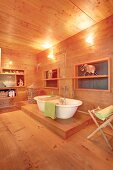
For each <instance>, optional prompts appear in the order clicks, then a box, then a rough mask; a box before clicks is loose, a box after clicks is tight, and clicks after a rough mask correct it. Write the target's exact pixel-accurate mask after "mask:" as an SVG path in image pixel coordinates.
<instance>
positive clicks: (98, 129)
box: [87, 127, 113, 150]
mask: <svg viewBox="0 0 113 170" xmlns="http://www.w3.org/2000/svg"><path fill="white" fill-rule="evenodd" d="M98 131H100V132H101V134H102V136H103V138H104V140H105V142H106V144H107V145H108V147H109V148H110V149H111V150H113V148H112V146H111V145H110V143H109V141H108V139H107V137H106V135H105V134H104V132H103V130H102V129H101V128H100V127H99V128H97V129H96V130H95V131H94V132H92V133H91V134H90V135H89V136H88V137H87V139H90V138H91V137H92V136H93V135H94V134H96V133H97V132H98Z"/></svg>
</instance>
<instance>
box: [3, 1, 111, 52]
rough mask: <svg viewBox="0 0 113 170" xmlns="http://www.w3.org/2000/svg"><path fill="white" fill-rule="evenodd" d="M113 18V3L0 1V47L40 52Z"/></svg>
mask: <svg viewBox="0 0 113 170" xmlns="http://www.w3.org/2000/svg"><path fill="white" fill-rule="evenodd" d="M111 15H113V0H0V47H4V48H9V49H16V50H21V51H23V50H24V51H25V50H30V49H31V50H33V51H34V50H35V52H37V53H38V52H40V51H41V50H44V49H45V48H46V47H47V46H49V45H53V44H56V43H58V42H60V41H63V40H64V39H66V38H68V37H70V36H72V35H74V34H77V33H78V32H80V31H81V30H84V29H86V28H88V27H90V26H92V25H94V24H96V23H97V22H99V21H101V20H103V19H105V18H107V17H108V16H111Z"/></svg>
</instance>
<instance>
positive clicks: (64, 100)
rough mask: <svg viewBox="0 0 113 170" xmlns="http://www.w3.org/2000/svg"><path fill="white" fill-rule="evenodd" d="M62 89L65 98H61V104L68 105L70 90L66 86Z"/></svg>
mask: <svg viewBox="0 0 113 170" xmlns="http://www.w3.org/2000/svg"><path fill="white" fill-rule="evenodd" d="M61 89H62V90H63V98H61V104H66V96H67V92H68V90H69V89H68V87H67V86H66V85H65V86H64V87H62V88H61Z"/></svg>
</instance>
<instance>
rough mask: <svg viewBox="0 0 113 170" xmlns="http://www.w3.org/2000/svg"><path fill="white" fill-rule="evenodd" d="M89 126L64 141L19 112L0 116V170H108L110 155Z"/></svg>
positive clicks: (112, 163)
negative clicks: (88, 137)
mask: <svg viewBox="0 0 113 170" xmlns="http://www.w3.org/2000/svg"><path fill="white" fill-rule="evenodd" d="M94 129H95V126H94V125H89V126H88V127H86V128H85V129H83V130H81V131H80V132H78V133H76V134H74V135H73V136H71V137H70V138H68V139H67V140H64V139H62V138H60V137H59V136H57V135H56V134H54V133H53V132H51V131H50V130H49V129H47V128H46V127H45V126H43V125H42V124H40V123H39V122H37V121H35V120H33V119H32V118H30V117H29V116H28V115H26V114H25V113H24V112H22V111H21V110H18V111H13V112H7V113H3V114H0V169H1V170H35V169H38V170H112V169H113V152H112V151H110V150H109V148H108V147H107V146H106V144H105V142H104V140H103V139H102V137H101V135H100V134H97V135H96V138H93V139H92V141H90V140H87V139H86V136H87V135H88V134H89V133H90V132H92V131H93V130H94Z"/></svg>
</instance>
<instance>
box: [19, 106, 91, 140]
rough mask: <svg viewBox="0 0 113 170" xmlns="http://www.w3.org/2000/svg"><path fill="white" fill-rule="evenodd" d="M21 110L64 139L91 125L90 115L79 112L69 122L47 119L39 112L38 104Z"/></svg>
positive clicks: (23, 107)
mask: <svg viewBox="0 0 113 170" xmlns="http://www.w3.org/2000/svg"><path fill="white" fill-rule="evenodd" d="M21 109H22V111H24V112H25V113H27V114H28V115H29V116H31V117H32V118H33V119H35V120H38V121H39V122H41V123H42V124H43V125H45V126H46V127H48V128H49V129H51V130H52V131H53V132H55V133H56V134H58V135H59V136H61V137H62V138H63V139H66V138H68V137H69V136H71V135H73V134H74V133H76V132H78V131H80V130H81V129H83V128H85V127H86V126H87V125H88V124H89V123H91V118H90V117H89V115H86V114H83V113H79V112H77V113H76V114H75V116H74V117H73V118H70V119H67V120H63V119H58V118H57V119H55V120H52V119H51V118H48V117H45V116H44V115H43V113H42V112H40V111H39V109H38V107H37V105H36V104H28V105H25V106H22V107H21Z"/></svg>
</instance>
